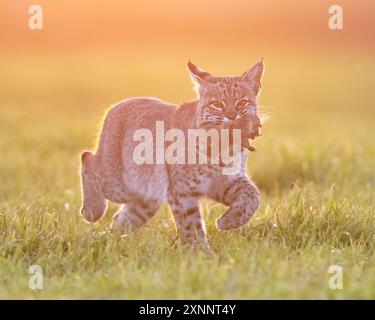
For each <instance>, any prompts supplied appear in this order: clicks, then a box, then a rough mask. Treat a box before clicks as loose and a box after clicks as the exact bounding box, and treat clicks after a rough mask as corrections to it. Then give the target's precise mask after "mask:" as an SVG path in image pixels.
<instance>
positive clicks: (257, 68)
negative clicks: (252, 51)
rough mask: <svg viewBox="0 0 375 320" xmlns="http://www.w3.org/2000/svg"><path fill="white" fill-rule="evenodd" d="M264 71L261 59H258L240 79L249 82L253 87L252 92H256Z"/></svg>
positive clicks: (259, 86)
mask: <svg viewBox="0 0 375 320" xmlns="http://www.w3.org/2000/svg"><path fill="white" fill-rule="evenodd" d="M263 71H264V62H263V59H262V60H260V61H258V62H257V63H256V64H255V65H254V66H253V67H252V68H251V69H250V70H248V71H246V72H245V73H244V74H243V75H242V76H241V80H243V81H246V82H249V83H250V84H251V86H252V87H253V90H254V93H255V94H258V93H259V90H260V88H261V87H262V85H261V80H262V76H263Z"/></svg>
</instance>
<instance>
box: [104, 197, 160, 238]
mask: <svg viewBox="0 0 375 320" xmlns="http://www.w3.org/2000/svg"><path fill="white" fill-rule="evenodd" d="M159 206H160V203H159V202H158V201H154V200H149V201H145V200H137V201H134V202H130V203H128V204H126V205H124V206H123V207H122V208H121V210H120V211H119V212H118V213H117V214H116V215H115V216H114V218H113V222H112V225H111V228H112V229H113V230H115V231H118V232H119V233H120V234H121V235H125V234H127V233H129V232H131V231H133V230H135V229H137V228H139V227H140V226H142V225H143V224H145V223H146V222H147V221H148V220H149V219H150V218H151V217H153V216H154V215H155V213H156V212H157V210H158V209H159Z"/></svg>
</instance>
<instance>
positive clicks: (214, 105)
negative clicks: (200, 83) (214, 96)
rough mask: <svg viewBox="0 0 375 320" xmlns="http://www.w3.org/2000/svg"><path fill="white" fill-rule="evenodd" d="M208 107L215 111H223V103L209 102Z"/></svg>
mask: <svg viewBox="0 0 375 320" xmlns="http://www.w3.org/2000/svg"><path fill="white" fill-rule="evenodd" d="M210 106H211V108H213V109H215V110H217V111H222V110H223V109H224V103H222V102H220V101H217V100H214V101H211V103H210Z"/></svg>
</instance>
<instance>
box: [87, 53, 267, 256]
mask: <svg viewBox="0 0 375 320" xmlns="http://www.w3.org/2000/svg"><path fill="white" fill-rule="evenodd" d="M187 69H188V72H189V75H190V78H191V79H192V81H193V82H194V84H195V85H196V90H197V94H198V98H199V99H198V100H196V101H193V102H189V103H184V104H182V105H181V106H179V107H178V106H176V105H173V104H170V103H167V102H164V101H162V100H160V99H156V98H131V99H126V100H123V101H121V102H119V103H118V104H117V105H115V106H114V107H113V108H112V109H110V110H109V112H108V113H107V115H106V118H105V121H104V124H103V127H102V131H101V134H100V139H99V144H98V147H97V150H96V153H95V154H94V153H93V152H91V151H84V152H83V153H82V155H81V162H82V167H81V176H82V189H83V205H82V208H81V214H82V215H83V217H84V219H85V220H87V221H89V222H95V221H97V220H98V219H100V218H101V217H102V216H103V215H104V213H105V211H106V208H107V200H110V201H113V202H115V203H119V204H122V205H123V206H122V207H121V209H120V210H119V212H118V213H117V214H116V215H115V217H114V218H113V222H112V225H111V228H112V229H115V230H117V231H118V232H120V234H122V235H124V234H126V233H128V232H130V231H132V230H134V229H136V228H138V227H140V226H141V225H143V224H144V223H146V222H147V221H148V220H149V219H150V218H151V217H152V216H153V215H154V214H155V213H156V211H157V210H158V208H159V206H160V205H161V203H162V202H165V201H167V202H168V203H169V205H170V207H171V209H172V212H173V215H174V219H175V222H176V226H177V229H178V232H179V235H180V239H181V241H182V242H183V243H187V244H189V245H191V246H193V247H198V248H202V249H204V250H207V251H210V246H209V243H208V240H207V234H206V230H205V224H204V221H203V219H202V217H201V214H200V212H199V199H200V198H202V197H204V196H205V197H208V198H211V199H213V200H216V201H218V202H221V203H223V204H225V205H226V206H229V209H228V210H227V211H226V212H225V213H224V214H223V215H222V216H221V217H220V218H219V219H218V220H217V227H218V228H219V229H221V230H230V229H235V228H238V227H241V226H243V225H244V224H246V223H247V222H248V221H249V219H250V218H251V216H252V215H253V214H254V212H255V211H256V209H257V208H258V205H259V198H260V195H259V190H258V188H257V187H256V186H255V184H254V183H253V182H252V181H251V180H250V179H249V178H248V177H247V175H246V157H247V151H248V150H250V151H253V150H254V148H253V146H252V145H251V144H250V143H249V142H248V141H249V139H254V138H255V137H257V136H259V135H260V127H261V122H260V118H259V116H258V110H257V96H258V93H259V91H260V88H261V77H262V75H263V70H264V64H263V60H261V61H259V62H258V63H256V64H255V65H254V66H253V67H252V68H251V69H250V70H248V71H247V72H245V73H244V74H243V75H242V76H235V77H229V76H225V77H219V76H213V75H211V74H210V73H208V72H206V71H204V70H203V69H201V68H199V67H197V66H195V65H194V64H193V63H191V62H190V61H189V62H188V64H187ZM157 121H163V122H164V123H165V126H166V127H167V128H178V129H181V130H183V131H184V132H187V130H188V129H190V128H204V129H207V128H217V129H221V128H229V129H233V128H239V129H241V141H242V142H241V149H240V150H241V155H240V156H241V168H240V171H239V172H238V173H237V174H234V175H223V174H222V170H221V169H222V166H223V164H222V163H220V164H194V165H192V164H168V163H164V164H141V165H140V164H136V163H135V162H134V160H133V157H132V154H133V150H134V148H135V146H136V145H135V142H134V141H133V140H134V139H132V137H133V134H134V132H135V131H136V130H137V129H139V128H147V129H149V130H151V132H153V133H155V123H156V122H157Z"/></svg>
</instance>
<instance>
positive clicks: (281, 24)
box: [0, 0, 375, 50]
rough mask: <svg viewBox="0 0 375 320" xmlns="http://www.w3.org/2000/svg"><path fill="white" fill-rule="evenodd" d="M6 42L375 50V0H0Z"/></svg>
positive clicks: (1, 38) (5, 45) (1, 35)
mask: <svg viewBox="0 0 375 320" xmlns="http://www.w3.org/2000/svg"><path fill="white" fill-rule="evenodd" d="M0 3H1V7H0V8H1V10H0V47H1V49H2V50H5V49H9V48H12V49H15V48H23V47H25V46H29V47H30V46H38V47H40V46H44V47H48V48H58V49H59V50H61V49H67V48H83V47H102V46H104V45H105V46H114V47H119V46H121V47H125V48H132V47H134V46H139V45H142V46H150V45H151V44H152V45H153V46H156V47H163V46H169V47H172V46H171V44H174V45H178V44H184V45H186V44H191V45H204V46H214V47H216V48H217V50H220V49H221V48H223V47H224V46H231V45H242V46H243V45H254V46H255V45H257V46H259V45H260V44H265V45H270V44H272V46H273V47H275V48H277V47H278V46H285V45H291V46H297V47H304V48H308V49H310V50H317V49H318V50H321V49H323V48H328V47H334V48H336V49H337V48H338V49H340V48H341V49H345V50H351V49H352V48H353V46H356V47H361V48H362V47H363V48H371V49H373V47H374V39H375V17H374V15H375V2H374V1H373V0H358V1H353V0H340V1H339V0H338V1H333V0H319V1H312V0H309V1H299V0H285V1H279V0H262V1H255V0H236V1H223V0H215V1H214V0H203V1H198V0H192V1H174V0H159V1H151V0H138V1H129V0H125V1H124V0H107V1H104V0H102V1H98V0H83V1H50V0H49V1H47V0H38V1H35V0H33V1H31V0H1V1H0ZM30 4H41V5H42V6H43V7H44V18H45V19H44V23H45V28H44V30H43V32H30V30H29V29H28V27H27V20H28V13H27V9H28V7H29V5H30ZM332 4H339V5H342V6H343V8H344V30H342V31H336V32H335V31H332V30H330V29H329V28H328V26H327V24H328V17H329V14H328V7H329V6H330V5H332Z"/></svg>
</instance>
